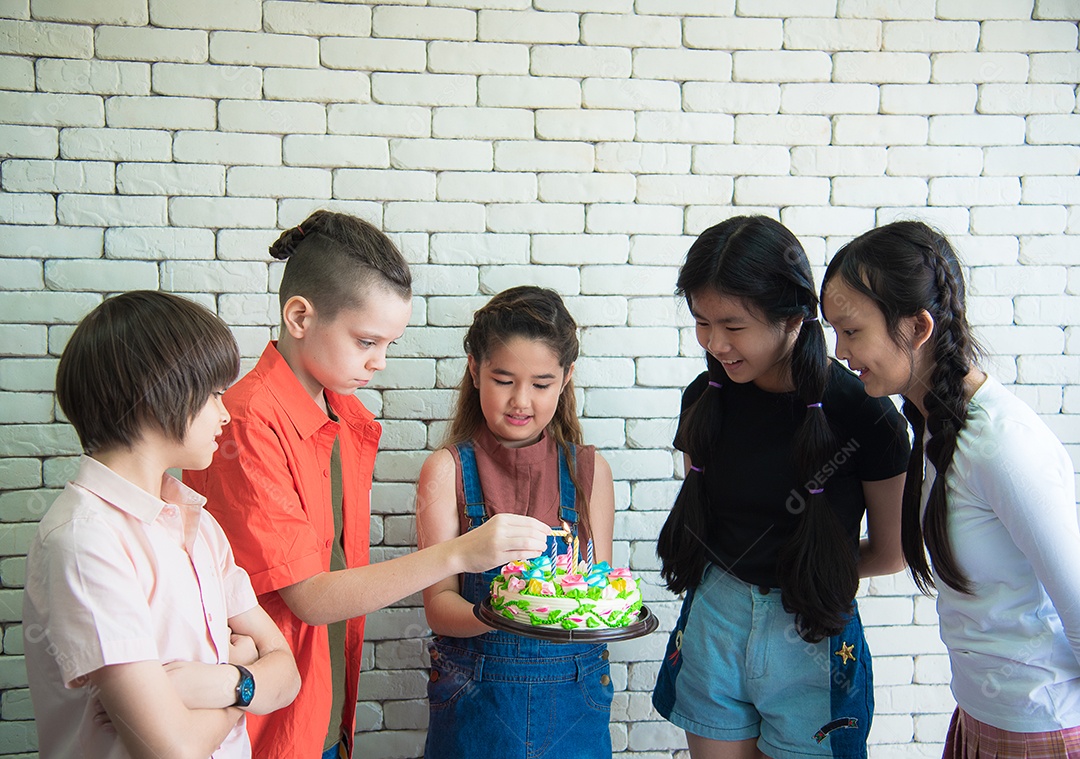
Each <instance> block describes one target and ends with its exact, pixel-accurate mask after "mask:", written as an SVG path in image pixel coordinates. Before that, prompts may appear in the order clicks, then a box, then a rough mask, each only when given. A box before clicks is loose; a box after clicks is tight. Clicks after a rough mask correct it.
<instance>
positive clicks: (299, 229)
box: [296, 224, 307, 237]
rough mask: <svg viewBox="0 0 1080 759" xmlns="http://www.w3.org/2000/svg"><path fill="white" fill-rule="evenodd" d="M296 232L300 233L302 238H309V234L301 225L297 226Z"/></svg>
mask: <svg viewBox="0 0 1080 759" xmlns="http://www.w3.org/2000/svg"><path fill="white" fill-rule="evenodd" d="M296 231H297V232H299V233H300V236H301V237H306V236H307V232H305V231H304V230H303V228H302V227H301V226H300V225H299V224H297V225H296Z"/></svg>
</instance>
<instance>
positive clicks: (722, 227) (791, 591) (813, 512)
mask: <svg viewBox="0 0 1080 759" xmlns="http://www.w3.org/2000/svg"><path fill="white" fill-rule="evenodd" d="M707 292H715V293H718V294H719V295H720V296H722V297H724V298H734V299H737V300H739V301H741V302H742V303H743V304H744V305H745V306H746V307H747V308H752V309H756V310H757V311H758V312H759V313H760V314H762V315H763V316H764V318H765V320H766V322H767V323H768V324H769V325H771V326H772V327H774V328H775V329H778V330H782V329H787V325H788V324H789V323H790V321H791V320H792V319H796V318H798V319H802V327H801V328H800V330H799V335H798V338H797V339H796V340H795V344H794V346H793V347H792V349H791V352H790V353H789V354H788V356H787V357H786V358H785V359H784V360H785V361H786V363H787V368H788V370H789V371H790V375H791V379H792V381H793V383H794V385H795V394H796V395H797V396H798V398H799V400H800V401H801V402H802V403H803V404H805V405H806V406H807V407H808V408H807V409H806V412H805V415H804V417H803V421H802V423H801V424H800V425H799V428H798V430H797V431H796V433H795V438H794V440H793V441H792V452H793V456H794V459H795V462H794V463H795V477H796V480H797V481H798V482H800V483H813V482H815V480H816V477H815V473H817V472H820V471H822V469H823V467H824V465H825V463H826V462H827V461H828V460H829V459H830V458H831V457H832V456H833V455H834V454H835V453H836V451H837V450H838V448H839V445H838V441H837V438H836V435H835V433H834V431H833V429H832V427H831V425H830V424H829V422H828V420H827V419H826V417H825V414H824V413H822V412H821V409H820V408H816V404H820V403H821V399H822V396H823V395H824V393H825V386H826V384H827V382H828V379H829V365H830V364H829V358H828V353H827V350H826V346H825V334H824V332H823V331H822V327H821V322H820V320H818V319H817V313H818V296H817V290H816V288H815V287H814V280H813V274H812V272H811V270H810V262H809V261H808V260H807V258H806V253H805V252H804V251H803V247H802V244H801V243H799V240H798V239H797V238H796V237H795V235H793V234H792V233H791V232H790V231H789V230H788V229H787V227H785V226H784V225H782V224H781V223H780V222H778V221H776V220H774V219H770V218H768V217H765V216H737V217H734V218H731V219H727V220H726V221H723V222H721V223H719V224H717V225H715V226H713V227H710V228H709V229H707V230H705V231H704V232H703V233H702V234H701V235H700V236H699V237H698V238H697V240H695V241H694V243H693V245H691V246H690V250H689V252H688V253H687V255H686V261H685V262H684V263H683V265H682V268H680V269H679V277H678V281H677V287H676V294H677V295H681V296H683V297H684V298H686V302H687V305H688V306H689V307H690V310H691V312H693V311H694V298H695V297H696V296H697V295H699V294H702V293H707ZM707 365H708V368H709V374H710V379H713V380H716V381H718V382H719V383H720V384H723V383H725V382H728V381H729V380H727V377H726V375H725V374H724V371H723V368H722V367H721V366H720V365H719V362H717V361H716V360H715V359H713V358H712V357H711V356H707ZM723 392H724V390H723V388H722V387H714V386H713V385H709V386H708V387H707V388H706V390H705V392H704V393H703V394H702V395H701V396H700V397H699V398H698V399H697V401H695V402H694V403H693V405H691V406H690V407H688V408H687V409H686V411H685V412H684V413H683V415H682V418H681V419H680V424H679V437H680V441H681V447H682V449H683V451H684V452H685V453H686V454H687V455H688V456H689V457H690V461H691V464H692V465H693V466H695V467H697V468H698V469H701V470H703V471H698V469H691V470H690V471H688V472H687V474H686V478H685V479H684V481H683V485H682V488H681V489H680V490H679V494H678V496H677V497H676V499H675V504H674V506H673V507H672V510H671V513H670V514H669V515H668V519H667V521H666V522H665V523H664V526H663V528H662V529H661V531H660V538H659V541H658V543H657V555H658V556H659V557H660V560H661V576H662V577H663V578H664V580H665V582H666V583H667V587H668V588H669V589H670V590H672V591H673V592H675V593H681V592H683V591H685V590H687V589H689V588H694V587H696V586H697V584H698V583H699V582H700V581H701V577H702V575H703V573H704V571H705V566H706V564H707V559H706V556H705V547H704V545H703V544H702V543H701V538H702V536H704V535H705V532H706V531H705V515H706V513H707V510H708V509H709V503H708V493H707V488H706V487H705V482H704V478H705V477H709V476H716V475H715V474H714V473H713V472H715V471H717V468H718V467H722V466H723V461H717V458H716V457H717V456H718V455H719V454H718V446H719V432H720V429H721V428H722V426H723V424H724V418H723V413H722V406H721V403H720V398H721V396H720V394H721V393H723ZM812 405H814V406H815V408H810V407H811V406H812ZM798 495H799V496H800V498H801V499H802V500H803V502H804V503H805V509H804V510H803V513H802V515H801V516H800V517H799V519H798V526H797V528H796V531H795V534H794V535H793V536H792V538H791V539H790V540H789V541H788V542H787V544H786V545H784V546H783V547H782V548H781V551H780V555H779V559H778V563H777V568H776V571H777V577H778V581H779V583H780V592H781V599H782V600H783V604H784V608H785V609H786V610H787V611H788V612H789V613H791V614H794V615H795V623H796V628H797V629H798V631H799V634H800V635H801V636H802V637H803V638H804V639H805V640H807V641H811V642H816V641H819V640H822V639H823V638H826V637H829V636H831V635H835V634H837V633H839V631H840V630H842V629H843V628H844V626H845V625H846V624H847V623H848V621H849V620H850V618H851V614H852V609H853V605H852V602H853V601H854V598H855V593H856V591H857V590H858V587H859V575H858V570H857V567H856V561H857V558H858V544H857V543H856V542H853V541H852V540H851V538H850V536H849V535H847V533H846V532H845V531H844V529H843V527H842V526H841V525H840V521H839V520H838V519H837V517H836V515H835V513H834V512H833V509H832V507H831V506H830V505H829V498H828V496H827V495H826V493H825V492H824V489H816V488H815V489H813V490H811V488H810V486H809V485H805V484H804V485H800V486H799V492H798Z"/></svg>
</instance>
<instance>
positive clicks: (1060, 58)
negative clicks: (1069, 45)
mask: <svg viewBox="0 0 1080 759" xmlns="http://www.w3.org/2000/svg"><path fill="white" fill-rule="evenodd" d="M1029 60H1030V61H1031V81H1032V82H1054V83H1061V84H1069V83H1070V82H1077V81H1080V53H1036V54H1035V55H1032V56H1029Z"/></svg>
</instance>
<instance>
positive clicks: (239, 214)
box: [169, 198, 277, 318]
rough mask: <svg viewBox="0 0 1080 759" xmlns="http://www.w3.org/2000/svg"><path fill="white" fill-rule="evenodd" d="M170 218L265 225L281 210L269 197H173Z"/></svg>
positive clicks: (198, 223) (200, 223) (182, 222)
mask: <svg viewBox="0 0 1080 759" xmlns="http://www.w3.org/2000/svg"><path fill="white" fill-rule="evenodd" d="M169 221H170V222H172V223H173V224H175V225H177V226H181V227H206V228H209V229H220V228H222V227H248V228H260V227H261V228H265V227H272V226H274V224H275V222H276V221H277V209H276V207H275V204H274V201H273V200H271V199H269V198H172V199H170V200H169ZM222 318H224V316H222Z"/></svg>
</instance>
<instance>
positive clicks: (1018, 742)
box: [941, 707, 1080, 759]
mask: <svg viewBox="0 0 1080 759" xmlns="http://www.w3.org/2000/svg"><path fill="white" fill-rule="evenodd" d="M941 757H942V759H1080V727H1069V728H1066V729H1064V730H1051V731H1049V732H1045V733H1014V732H1010V731H1009V730H1002V729H1000V728H997V727H991V726H990V725H986V724H983V723H982V722H979V720H977V719H975V718H974V717H972V716H971V715H970V714H968V713H967V712H965V711H964V710H963V709H961V708H960V707H956V711H955V712H953V716H952V723H951V724H950V725H949V735H948V737H947V738H946V739H945V751H944V752H943V753H942V755H941Z"/></svg>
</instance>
